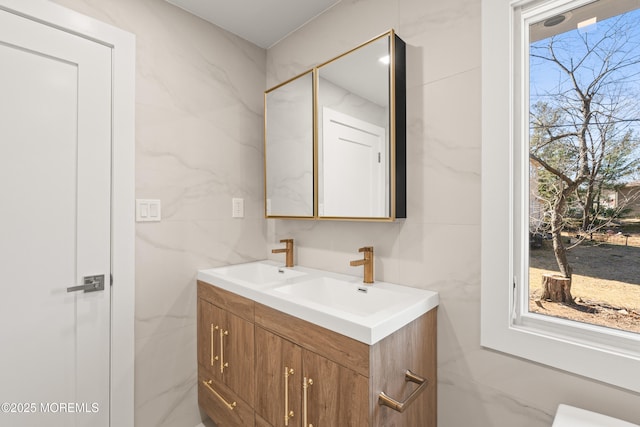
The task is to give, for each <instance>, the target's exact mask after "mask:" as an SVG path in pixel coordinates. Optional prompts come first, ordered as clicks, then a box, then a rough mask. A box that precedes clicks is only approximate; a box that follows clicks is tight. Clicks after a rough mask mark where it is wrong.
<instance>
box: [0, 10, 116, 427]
mask: <svg viewBox="0 0 640 427" xmlns="http://www.w3.org/2000/svg"><path fill="white" fill-rule="evenodd" d="M110 169H111V49H110V48H108V47H106V46H103V45H100V44H98V43H94V42H91V41H88V40H86V39H83V38H81V37H77V36H74V35H71V34H69V33H66V32H64V31H61V30H58V29H55V28H52V27H49V26H46V25H43V24H40V23H37V22H35V21H31V20H29V19H26V18H23V17H20V16H17V15H14V14H11V13H8V12H5V11H0V346H1V347H0V403H2V408H1V412H0V425H2V426H12V427H21V426H47V427H57V426H59V427H69V426H87V427H89V426H91V427H102V426H104V427H106V426H108V425H109V358H110V357H109V355H110V351H109V348H110V347H109V340H110V295H111V294H110V280H109V278H110V185H111V184H110V181H111V178H110ZM85 276H99V277H104V285H105V286H104V290H102V291H95V292H84V291H82V290H81V291H75V292H74V291H72V290H69V289H68V288H72V287H77V286H81V285H83V278H84V277H85Z"/></svg>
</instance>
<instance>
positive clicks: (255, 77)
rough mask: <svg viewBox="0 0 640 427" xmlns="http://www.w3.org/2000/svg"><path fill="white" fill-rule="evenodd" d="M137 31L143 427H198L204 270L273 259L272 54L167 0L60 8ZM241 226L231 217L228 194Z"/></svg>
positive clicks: (66, 0)
mask: <svg viewBox="0 0 640 427" xmlns="http://www.w3.org/2000/svg"><path fill="white" fill-rule="evenodd" d="M56 3H59V4H61V5H63V6H65V7H68V8H70V9H74V10H76V11H78V12H80V13H83V14H85V15H88V16H92V17H94V18H97V19H99V20H101V21H103V22H107V23H110V24H112V25H115V26H117V27H120V28H122V29H124V30H126V31H129V32H131V33H134V34H135V35H136V49H137V59H136V68H137V70H136V197H138V198H152V199H156V198H157V199H161V201H162V215H163V218H162V221H161V222H157V223H138V224H137V226H136V307H135V310H136V313H135V334H136V354H135V357H136V361H135V425H136V427H193V426H195V425H197V424H199V423H200V421H201V419H202V417H201V414H200V412H199V410H198V406H197V397H196V384H197V377H196V364H197V361H196V351H195V348H196V347H195V346H196V323H195V317H196V287H195V277H196V271H197V270H198V269H201V268H207V267H213V266H219V265H222V264H229V263H238V262H245V261H251V260H255V259H264V258H265V257H266V244H265V220H264V218H263V187H262V180H263V139H262V132H263V119H262V117H263V96H262V94H263V91H264V89H265V59H266V52H265V50H264V49H261V48H258V47H256V46H255V45H253V44H251V43H248V42H246V41H244V40H242V39H240V38H238V37H236V36H233V35H231V34H229V33H227V32H225V31H223V30H221V29H219V28H217V27H214V26H213V25H211V24H209V23H207V22H205V21H203V20H200V19H199V18H196V17H194V16H193V15H190V14H188V13H186V12H184V11H182V10H181V9H178V8H176V7H174V6H172V5H170V4H169V3H167V2H165V1H164V0H56ZM232 197H243V198H244V199H245V218H244V219H232V218H231V198H232Z"/></svg>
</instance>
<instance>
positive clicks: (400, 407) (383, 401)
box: [378, 369, 429, 412]
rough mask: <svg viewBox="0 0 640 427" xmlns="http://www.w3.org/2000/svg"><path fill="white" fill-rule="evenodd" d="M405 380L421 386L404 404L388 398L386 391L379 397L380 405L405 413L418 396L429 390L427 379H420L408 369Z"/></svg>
mask: <svg viewBox="0 0 640 427" xmlns="http://www.w3.org/2000/svg"><path fill="white" fill-rule="evenodd" d="M404 380H405V381H407V382H409V381H411V382H412V383H416V384H419V386H418V388H417V389H415V390H414V391H413V393H411V394H410V395H409V397H407V400H405V401H404V402H398V401H397V400H395V399H392V398H391V397H389V396H387V395H386V394H385V392H384V391H381V392H380V394H379V395H378V405H384V406H388V407H389V408H391V409H393V410H394V411H398V412H404V410H405V409H407V407H408V406H409V405H410V404H411V402H413V401H414V400H416V398H417V397H418V395H419V394H420V393H422V392H423V391H424V389H426V388H427V384H428V383H429V382H428V381H427V379H426V378H422V377H419V376H418V375H416V374H414V373H413V372H411V371H410V370H408V369H407V371H406V372H405V374H404Z"/></svg>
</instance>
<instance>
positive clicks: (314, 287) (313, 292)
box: [198, 261, 439, 345]
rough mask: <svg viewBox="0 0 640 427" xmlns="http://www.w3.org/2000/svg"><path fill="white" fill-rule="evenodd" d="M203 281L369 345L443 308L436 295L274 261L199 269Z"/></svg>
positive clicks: (200, 278)
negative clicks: (435, 309)
mask: <svg viewBox="0 0 640 427" xmlns="http://www.w3.org/2000/svg"><path fill="white" fill-rule="evenodd" d="M198 279H199V280H202V281H204V282H207V283H210V284H212V285H215V286H217V287H219V288H222V289H225V290H227V291H230V292H233V293H235V294H238V295H240V296H243V297H245V298H249V299H252V300H254V301H256V302H258V303H261V304H264V305H266V306H269V307H271V308H274V309H276V310H280V311H282V312H285V313H287V314H290V315H292V316H295V317H298V318H300V319H303V320H306V321H308V322H311V323H314V324H316V325H319V326H322V327H324V328H327V329H330V330H332V331H335V332H338V333H340V334H343V335H346V336H348V337H350V338H353V339H356V340H358V341H361V342H363V343H365V344H369V345H372V344H375V343H376V342H378V341H380V340H381V339H382V338H384V337H386V336H387V335H390V334H392V333H393V332H395V331H397V330H398V329H400V328H402V327H403V326H405V325H406V324H408V323H410V322H411V321H413V320H415V319H417V318H418V317H420V316H421V315H423V314H424V313H426V312H428V311H429V310H431V309H433V308H435V307H436V306H437V305H438V303H439V296H438V294H437V293H436V292H432V291H427V290H424V289H417V288H411V287H407V286H401V285H396V284H393V283H387V282H375V283H374V284H372V285H366V284H364V283H362V278H361V277H356V276H349V275H344V274H337V273H332V272H328V271H323V270H317V269H313V268H306V267H300V266H296V267H293V268H285V267H282V264H281V263H277V262H274V261H256V262H251V263H246V264H236V265H230V266H226V267H219V268H211V269H207V270H200V271H198Z"/></svg>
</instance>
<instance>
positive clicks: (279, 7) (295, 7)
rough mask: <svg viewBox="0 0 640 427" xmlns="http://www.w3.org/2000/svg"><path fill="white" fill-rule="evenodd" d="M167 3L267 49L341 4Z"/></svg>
mask: <svg viewBox="0 0 640 427" xmlns="http://www.w3.org/2000/svg"><path fill="white" fill-rule="evenodd" d="M167 1H168V2H169V3H171V4H174V5H176V6H178V7H180V8H182V9H184V10H186V11H188V12H191V13H193V14H194V15H196V16H199V17H200V18H202V19H205V20H207V21H209V22H211V23H213V24H215V25H217V26H218V27H221V28H224V29H225V30H227V31H229V32H231V33H233V34H236V35H238V36H240V37H242V38H243V39H246V40H249V41H250V42H252V43H253V44H255V45H258V46H260V47H263V48H265V49H266V48H269V47H271V46H273V45H274V44H276V43H277V42H279V41H280V40H282V39H283V38H284V37H286V36H287V35H288V34H290V33H292V32H293V31H295V30H296V29H298V28H300V27H301V26H303V25H304V24H305V23H307V22H309V21H310V20H311V19H313V18H315V17H316V16H318V15H319V14H321V13H322V12H324V11H325V10H327V9H329V8H330V7H331V6H333V5H334V4H336V3H338V2H339V1H340V0H167Z"/></svg>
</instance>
